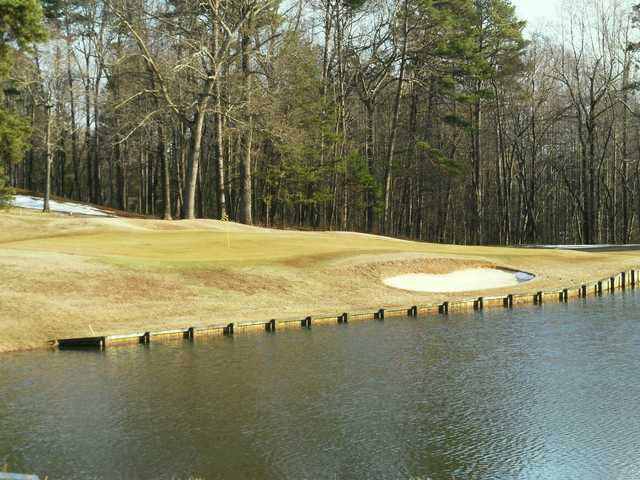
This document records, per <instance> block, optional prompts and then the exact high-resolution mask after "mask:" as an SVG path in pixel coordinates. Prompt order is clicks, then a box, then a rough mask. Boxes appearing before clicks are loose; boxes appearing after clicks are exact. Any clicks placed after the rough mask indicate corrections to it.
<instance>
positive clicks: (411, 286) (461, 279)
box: [384, 268, 533, 293]
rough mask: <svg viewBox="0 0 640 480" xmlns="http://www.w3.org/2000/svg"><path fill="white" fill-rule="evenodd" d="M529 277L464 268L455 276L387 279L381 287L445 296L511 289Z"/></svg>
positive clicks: (497, 270)
mask: <svg viewBox="0 0 640 480" xmlns="http://www.w3.org/2000/svg"><path fill="white" fill-rule="evenodd" d="M532 278H533V276H532V275H529V274H526V273H524V272H511V271H507V270H499V269H495V268H467V269H464V270H457V271H455V272H449V273H443V274H434V273H411V274H407V275H398V276H395V277H387V278H385V279H384V284H385V285H387V286H389V287H393V288H398V289H401V290H409V291H412V292H430V293H448V292H470V291H475V290H488V289H493V288H502V287H511V286H514V285H518V284H519V283H522V282H525V281H529V280H531V279H532Z"/></svg>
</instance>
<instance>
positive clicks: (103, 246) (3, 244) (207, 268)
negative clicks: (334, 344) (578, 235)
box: [0, 209, 640, 351]
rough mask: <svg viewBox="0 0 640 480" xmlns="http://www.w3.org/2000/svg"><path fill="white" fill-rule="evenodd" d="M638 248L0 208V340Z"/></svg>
mask: <svg viewBox="0 0 640 480" xmlns="http://www.w3.org/2000/svg"><path fill="white" fill-rule="evenodd" d="M639 263H640V259H639V258H638V256H637V255H636V254H635V253H633V252H624V253H580V252H566V251H551V250H528V249H513V248H491V247H460V246H452V245H435V244H424V243H418V242H408V241H400V240H394V239H388V238H383V237H376V236H373V235H363V234H355V233H338V232H318V233H314V232H295V231H279V230H269V229H261V228H255V227H247V226H243V225H238V224H234V223H224V222H219V221H213V220H193V221H179V222H163V221H160V220H144V219H124V218H87V217H73V216H66V215H57V214H48V215H44V214H41V213H39V212H30V211H26V210H19V209H14V210H10V211H4V212H0V282H1V283H0V302H1V305H0V351H9V350H16V349H25V348H34V347H39V346H44V345H46V343H45V342H46V341H47V340H49V339H52V338H60V337H70V336H81V335H91V334H93V333H94V332H95V333H96V334H111V333H125V332H134V331H139V330H143V329H160V328H173V327H186V326H190V325H196V326H197V325H203V324H210V323H214V322H222V321H235V320H249V319H252V320H254V319H267V318H274V317H293V316H301V317H302V316H306V315H309V314H321V313H334V312H337V311H354V310H362V309H365V308H379V307H381V306H385V307H391V306H406V305H410V304H416V303H418V304H419V303H430V302H436V301H438V302H439V301H443V300H444V299H445V298H447V299H450V300H454V299H457V298H468V297H471V296H476V295H480V294H489V293H490V294H497V293H500V292H499V291H496V290H492V291H490V292H469V293H463V294H451V295H448V296H445V295H442V294H416V293H411V292H405V291H401V290H396V289H393V288H390V287H387V286H385V285H384V284H383V283H382V281H381V280H382V278H384V277H386V276H390V275H396V274H403V273H416V272H430V273H438V272H448V271H453V270H457V269H460V268H465V267H477V266H500V267H508V268H514V269H520V270H525V271H528V272H532V273H534V274H536V275H537V278H536V280H534V281H533V282H530V283H528V284H523V285H520V286H518V287H515V288H511V289H510V292H513V293H518V292H524V291H534V290H546V289H556V288H557V289H559V288H563V287H568V286H570V285H578V284H580V283H583V282H586V281H593V280H596V279H599V278H602V277H604V276H607V275H610V274H612V273H616V272H619V271H621V270H623V269H628V268H631V267H638V264H639Z"/></svg>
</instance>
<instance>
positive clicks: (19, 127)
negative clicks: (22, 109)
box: [0, 0, 45, 204]
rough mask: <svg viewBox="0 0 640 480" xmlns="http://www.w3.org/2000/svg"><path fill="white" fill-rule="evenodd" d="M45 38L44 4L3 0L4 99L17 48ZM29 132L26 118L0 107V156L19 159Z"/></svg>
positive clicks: (0, 53)
mask: <svg viewBox="0 0 640 480" xmlns="http://www.w3.org/2000/svg"><path fill="white" fill-rule="evenodd" d="M44 39H45V32H44V26H43V21H42V8H41V6H40V4H39V3H38V1H37V0H0V87H1V90H0V100H4V98H3V97H4V95H5V92H7V91H14V90H15V86H14V85H13V82H11V81H9V80H7V78H8V77H9V72H10V71H11V67H12V65H13V60H14V58H15V55H16V53H17V52H18V50H19V49H27V48H29V47H30V45H32V44H33V43H34V42H39V41H43V40H44ZM0 103H1V104H4V103H5V102H4V101H2V102H0ZM30 135H31V132H30V128H29V124H28V123H27V122H26V121H25V120H24V119H22V118H20V117H19V116H17V115H16V114H14V113H12V112H9V111H7V110H5V109H3V108H1V107H0V160H4V162H6V163H15V162H18V161H20V160H21V159H22V156H23V154H24V152H25V150H26V149H27V147H28V141H29V137H30ZM2 175H3V172H2V170H0V204H1V203H3V202H4V203H6V202H7V198H8V197H9V195H10V193H11V192H10V190H9V188H8V186H7V181H6V179H4V177H3V176H2Z"/></svg>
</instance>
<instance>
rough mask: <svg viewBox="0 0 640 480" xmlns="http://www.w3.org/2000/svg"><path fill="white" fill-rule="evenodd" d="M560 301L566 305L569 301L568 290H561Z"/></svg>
mask: <svg viewBox="0 0 640 480" xmlns="http://www.w3.org/2000/svg"><path fill="white" fill-rule="evenodd" d="M562 300H564V303H567V302H568V301H569V289H568V288H565V289H564V290H562Z"/></svg>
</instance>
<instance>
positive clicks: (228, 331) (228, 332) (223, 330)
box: [222, 323, 233, 337]
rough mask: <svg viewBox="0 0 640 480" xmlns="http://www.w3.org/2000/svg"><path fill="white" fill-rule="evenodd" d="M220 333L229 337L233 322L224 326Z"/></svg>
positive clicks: (231, 332)
mask: <svg viewBox="0 0 640 480" xmlns="http://www.w3.org/2000/svg"><path fill="white" fill-rule="evenodd" d="M222 334H223V335H227V336H229V337H231V336H233V323H230V324H228V325H227V326H226V327H224V328H223V329H222Z"/></svg>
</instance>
